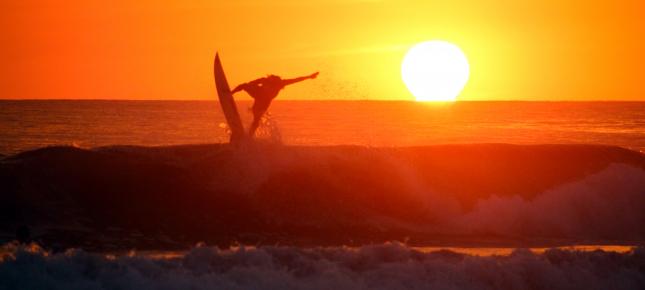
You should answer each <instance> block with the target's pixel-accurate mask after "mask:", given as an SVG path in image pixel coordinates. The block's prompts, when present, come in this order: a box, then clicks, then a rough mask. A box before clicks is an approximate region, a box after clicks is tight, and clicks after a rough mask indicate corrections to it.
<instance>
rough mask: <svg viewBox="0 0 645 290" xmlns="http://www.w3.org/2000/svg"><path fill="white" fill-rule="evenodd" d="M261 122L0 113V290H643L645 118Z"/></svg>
mask: <svg viewBox="0 0 645 290" xmlns="http://www.w3.org/2000/svg"><path fill="white" fill-rule="evenodd" d="M250 105H251V103H250V102H240V103H239V108H240V111H241V115H242V117H243V119H244V123H245V124H248V123H249V122H250V114H249V113H248V112H247V108H248V107H249V106H250ZM270 113H271V115H270V117H269V118H267V120H266V121H265V122H264V123H263V126H262V127H261V128H260V131H259V138H260V139H263V142H252V143H245V144H243V145H242V146H238V147H236V146H231V145H229V144H225V143H226V142H227V140H228V133H227V128H226V125H225V123H224V118H223V116H222V114H221V112H220V109H219V106H218V104H217V103H216V102H209V101H0V154H2V156H0V244H1V245H0V289H321V290H322V289H338V290H341V289H388V290H389V289H491V290H492V289H567V290H568V289H629V290H631V289H645V266H644V265H645V247H644V245H645V227H644V226H643V224H645V154H643V152H644V150H645V102H456V103H449V104H426V103H415V102H390V101H388V102H380V101H277V102H275V103H274V104H273V106H272V107H271V110H270ZM17 239H22V240H24V241H26V243H25V244H19V243H17V242H16V241H15V240H17ZM28 242H31V243H28Z"/></svg>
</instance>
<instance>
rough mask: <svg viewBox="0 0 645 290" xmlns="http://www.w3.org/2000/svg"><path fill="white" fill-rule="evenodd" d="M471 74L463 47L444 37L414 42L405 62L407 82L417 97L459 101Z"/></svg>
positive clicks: (403, 64)
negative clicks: (458, 98) (442, 38)
mask: <svg viewBox="0 0 645 290" xmlns="http://www.w3.org/2000/svg"><path fill="white" fill-rule="evenodd" d="M469 75H470V66H469V65H468V59H466V55H465V54H464V53H463V51H461V49H460V48H459V47H458V46H456V45H454V44H452V43H449V42H446V41H441V40H433V41H426V42H422V43H419V44H417V45H415V46H413V47H412V48H410V50H409V51H408V52H407V54H406V55H405V57H404V58H403V63H402V64H401V76H402V78H403V82H404V83H405V85H406V86H407V87H408V90H410V92H411V93H412V95H414V97H415V98H416V100H417V101H455V100H456V99H457V96H458V95H459V93H461V90H462V89H463V88H464V86H465V85H466V83H467V82H468V77H469Z"/></svg>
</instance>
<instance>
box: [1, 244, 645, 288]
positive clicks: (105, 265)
mask: <svg viewBox="0 0 645 290" xmlns="http://www.w3.org/2000/svg"><path fill="white" fill-rule="evenodd" d="M5 250H8V252H7V254H6V256H5V258H4V260H3V261H1V262H0V288H1V289H7V290H11V289H142V290H144V289H321V290H322V289H336V290H342V289H352V290H355V289H388V290H393V289H455V290H457V289H534V290H539V289H550V290H554V289H568V290H571V289H616V290H620V289H644V288H645V251H644V250H643V248H635V249H633V250H632V251H629V252H627V253H615V252H604V251H599V250H598V251H591V252H585V251H574V250H562V249H550V250H547V251H545V252H544V253H542V254H536V253H533V252H531V251H529V250H523V249H518V250H515V251H513V252H512V253H511V254H510V255H506V256H472V255H466V254H460V253H456V252H451V251H447V250H442V251H435V252H422V251H418V250H415V249H414V248H410V247H408V246H406V245H404V244H398V243H387V244H382V245H371V246H362V247H358V248H347V247H324V248H323V247H320V248H296V247H260V248H245V247H238V248H232V249H228V250H221V249H218V248H211V247H203V246H201V247H200V246H198V247H195V248H193V249H191V250H190V251H189V252H187V253H186V254H182V255H178V256H171V257H160V256H152V255H145V254H136V253H130V254H129V255H122V256H117V257H115V256H110V255H104V254H96V253H88V252H84V251H81V250H70V251H67V252H65V253H59V254H51V253H47V252H44V251H43V250H42V249H40V248H37V247H36V248H33V247H32V248H24V247H15V246H9V247H6V249H5Z"/></svg>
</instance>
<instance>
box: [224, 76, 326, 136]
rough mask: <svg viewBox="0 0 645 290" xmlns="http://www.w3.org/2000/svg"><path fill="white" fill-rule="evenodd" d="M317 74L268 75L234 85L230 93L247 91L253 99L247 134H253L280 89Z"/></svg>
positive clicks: (312, 77)
mask: <svg viewBox="0 0 645 290" xmlns="http://www.w3.org/2000/svg"><path fill="white" fill-rule="evenodd" d="M317 76H318V72H315V73H313V74H310V75H308V76H303V77H298V78H293V79H282V78H281V77H279V76H276V75H268V76H266V77H263V78H259V79H257V80H253V81H250V82H248V83H243V84H240V85H238V86H237V87H235V89H233V91H232V92H231V93H233V94H235V93H237V92H239V91H246V93H248V94H249V95H250V96H251V97H252V98H253V100H254V101H253V107H252V111H253V122H252V123H251V127H250V128H249V136H251V137H253V135H255V130H257V128H258V126H259V125H260V120H262V116H263V115H264V113H265V112H266V111H267V110H268V109H269V105H271V101H273V99H275V97H277V96H278V93H280V90H282V89H283V88H284V87H286V86H288V85H291V84H295V83H297V82H301V81H304V80H306V79H315V78H316V77H317Z"/></svg>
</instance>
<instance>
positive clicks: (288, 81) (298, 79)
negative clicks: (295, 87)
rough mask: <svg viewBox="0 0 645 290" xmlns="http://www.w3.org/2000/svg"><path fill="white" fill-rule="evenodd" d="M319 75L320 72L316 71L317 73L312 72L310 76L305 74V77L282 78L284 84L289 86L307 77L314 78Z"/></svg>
mask: <svg viewBox="0 0 645 290" xmlns="http://www.w3.org/2000/svg"><path fill="white" fill-rule="evenodd" d="M317 76H318V72H315V73H312V74H310V75H308V76H304V77H299V78H293V79H286V80H282V85H284V86H288V85H290V84H295V83H297V82H301V81H304V80H306V79H312V80H313V79H315V78H316V77H317Z"/></svg>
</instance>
